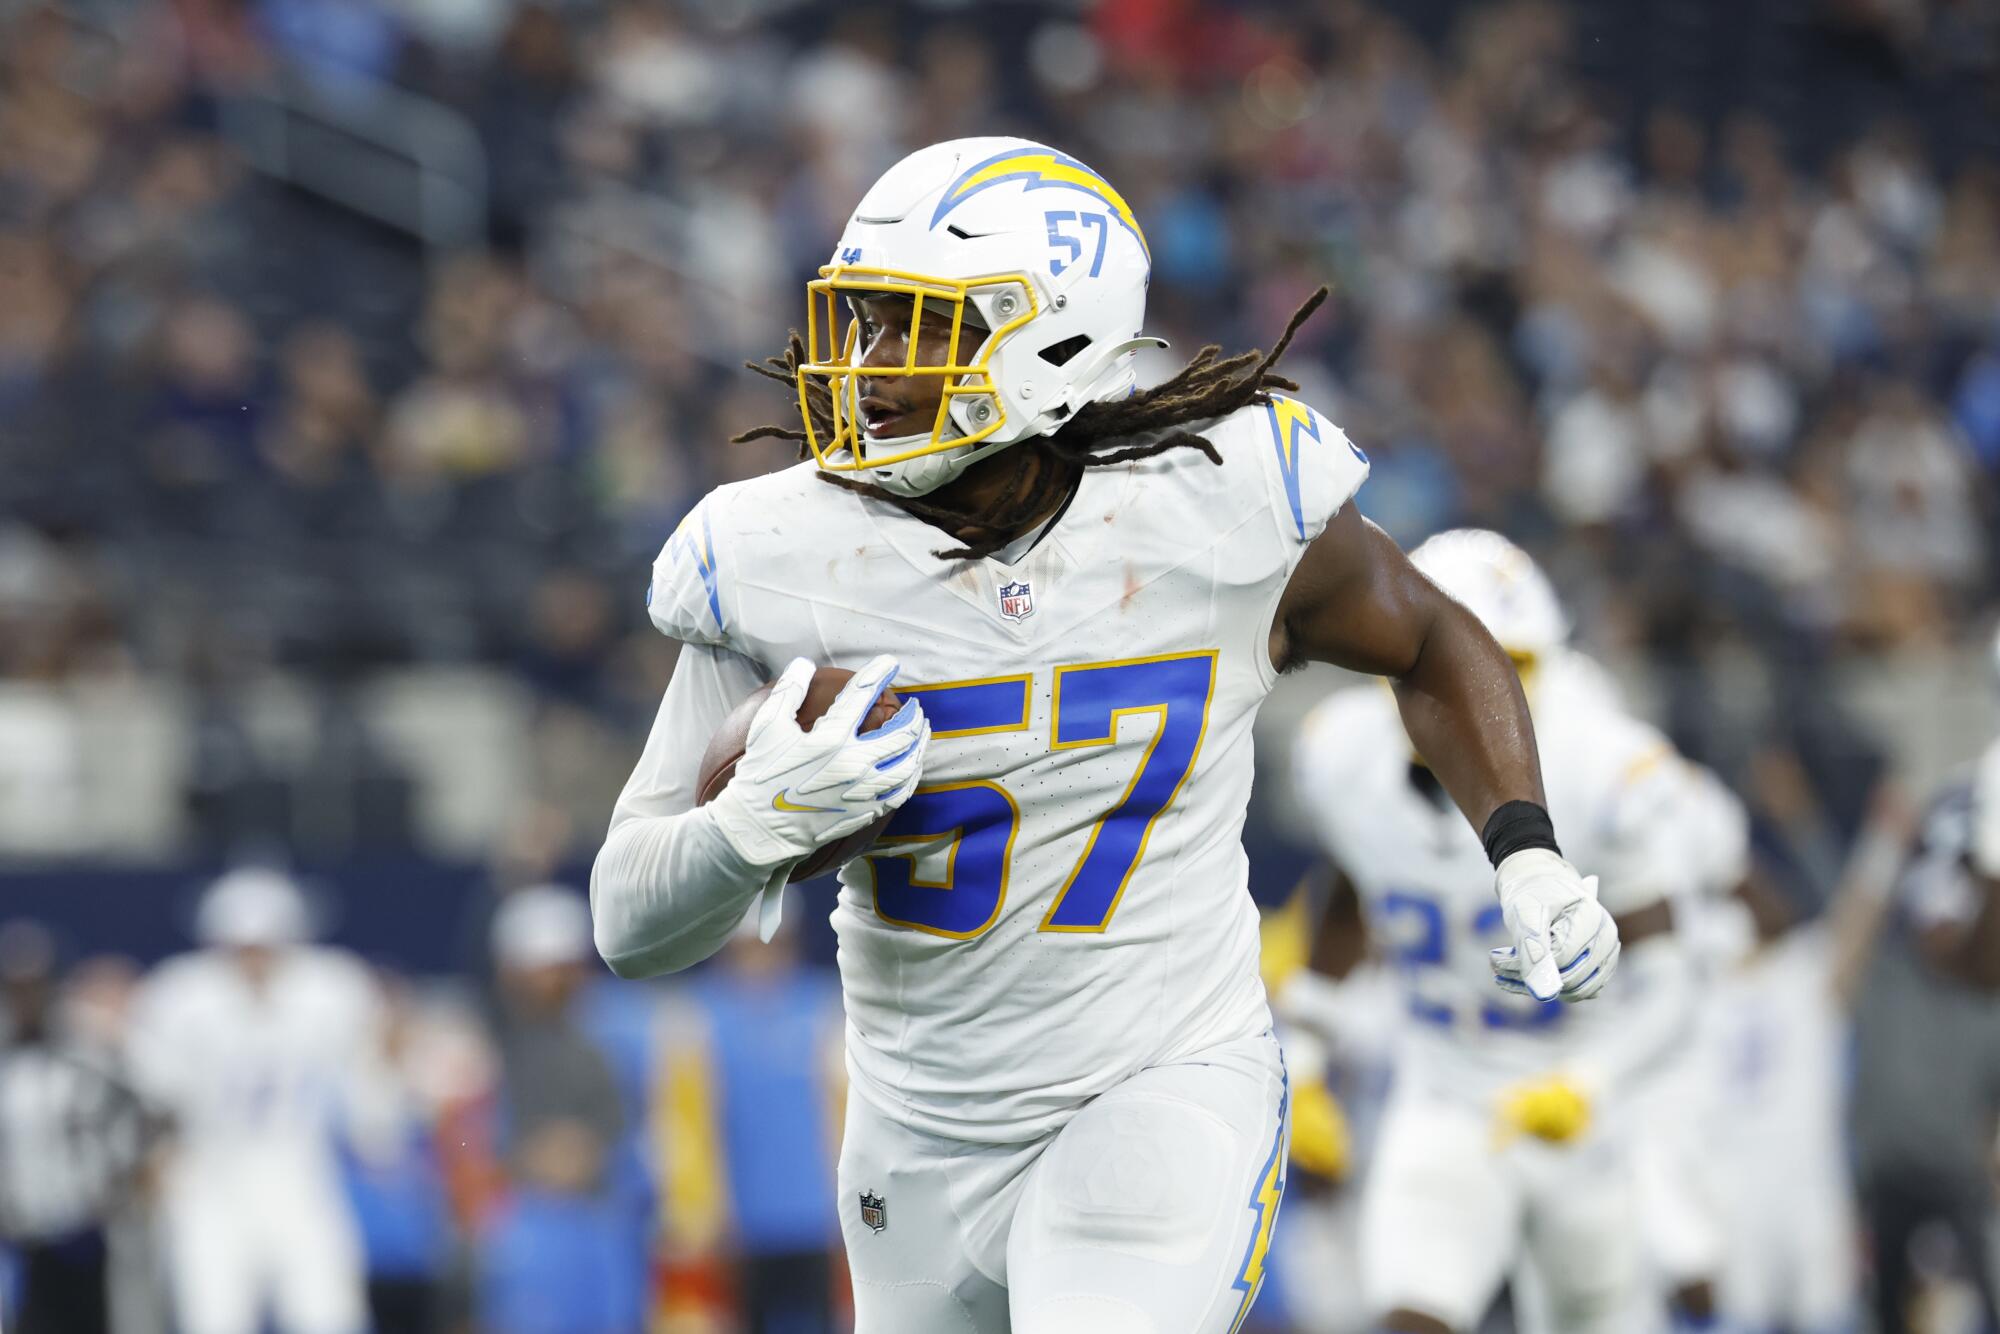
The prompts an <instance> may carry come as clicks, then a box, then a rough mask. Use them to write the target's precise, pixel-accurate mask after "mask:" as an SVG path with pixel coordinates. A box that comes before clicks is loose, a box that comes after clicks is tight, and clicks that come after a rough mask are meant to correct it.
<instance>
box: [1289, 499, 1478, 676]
mask: <svg viewBox="0 0 2000 1334" xmlns="http://www.w3.org/2000/svg"><path fill="white" fill-rule="evenodd" d="M1444 601H1445V597H1444V594H1443V593H1441V592H1439V591H1438V589H1437V586H1436V585H1434V584H1432V583H1431V582H1430V580H1428V579H1426V578H1424V576H1423V575H1422V574H1420V573H1418V571H1417V568H1416V567H1415V566H1414V565H1412V564H1410V561H1409V558H1408V557H1407V556H1405V555H1404V554H1403V552H1402V549H1401V548H1400V547H1398V546H1397V545H1396V543H1395V541H1394V540H1393V539H1392V538H1390V536H1389V535H1388V534H1387V533H1385V532H1383V531H1382V530H1381V529H1380V528H1377V527H1376V526H1375V525H1374V524H1372V523H1370V522H1369V521H1368V520H1367V519H1365V518H1363V517H1362V516H1361V515H1360V514H1359V513H1358V512H1356V510H1355V509H1354V507H1353V506H1351V505H1349V506H1347V507H1345V508H1343V509H1342V510H1341V511H1340V512H1339V513H1338V514H1336V515H1334V516H1333V518H1332V519H1331V520H1329V521H1328V523H1327V525H1326V527H1325V529H1324V530H1322V531H1321V533H1320V534H1319V536H1318V537H1316V538H1314V539H1313V541H1312V544H1311V545H1310V546H1308V547H1307V548H1306V553H1305V555H1304V557H1303V558H1302V559H1301V560H1300V561H1299V564H1298V568H1297V569H1296V570H1294V571H1293V572H1292V577H1291V581H1290V582H1289V583H1288V584H1287V585H1286V586H1285V593H1284V596H1283V597H1282V598H1280V599H1279V602H1278V614H1277V616H1276V618H1275V620H1274V622H1273V624H1272V626H1271V645H1270V647H1271V661H1272V663H1274V664H1275V665H1276V666H1277V667H1278V668H1279V669H1280V670H1283V669H1285V668H1288V667H1293V666H1296V665H1298V664H1300V663H1305V662H1325V663H1331V664H1332V665H1334V666H1336V667H1345V668H1347V669H1349V670H1351V671H1357V672H1367V673H1370V674H1372V675H1376V676H1402V675H1404V674H1406V673H1407V672H1408V671H1409V670H1410V669H1411V667H1412V666H1414V665H1415V663H1416V660H1417V656H1418V654H1419V653H1420V652H1421V651H1422V648H1423V643H1424V638H1425V636H1426V635H1427V634H1428V633H1429V632H1430V627H1431V626H1432V624H1433V623H1434V621H1435V619H1436V616H1437V612H1438V609H1439V606H1440V604H1441V603H1443V602H1444Z"/></svg>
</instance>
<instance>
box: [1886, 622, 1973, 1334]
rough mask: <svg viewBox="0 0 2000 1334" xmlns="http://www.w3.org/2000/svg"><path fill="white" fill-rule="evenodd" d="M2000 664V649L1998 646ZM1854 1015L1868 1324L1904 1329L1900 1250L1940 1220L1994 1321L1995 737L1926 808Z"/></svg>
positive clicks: (1906, 1266) (1905, 1258)
mask: <svg viewBox="0 0 2000 1334" xmlns="http://www.w3.org/2000/svg"><path fill="white" fill-rule="evenodd" d="M1996 660H2000V642H1996ZM1889 907H1890V912H1889V916H1888V929H1887V930H1885V931H1884V933H1883V939H1882V947H1881V949H1880V950H1879V951H1878V953H1877V956H1876V959H1875V962H1874V967H1873V968H1871V969H1870V970H1869V972H1868V975H1867V978H1866V984H1865V989H1864V991H1863V995H1862V1002H1861V1004H1860V1005H1859V1007H1858V1008H1857V1010H1856V1014H1855V1020H1856V1060H1857V1078H1856V1080H1855V1085H1854V1090H1855V1096H1854V1125H1853V1131H1854V1143H1855V1159H1856V1171H1857V1178H1858V1182H1859V1186H1860V1191H1861V1204H1862V1211H1863V1216H1864V1218H1865V1220H1866V1223H1867V1230H1868V1234H1869V1237H1870V1239H1871V1241H1872V1244H1873V1249H1874V1260H1875V1293H1874V1306H1875V1319H1876V1321H1877V1324H1878V1325H1879V1327H1880V1328H1881V1329H1882V1330H1884V1331H1890V1332H1891V1334H1893V1332H1894V1331H1899V1330H1903V1329H1906V1328H1909V1327H1910V1325H1909V1322H1910V1320H1911V1311H1912V1307H1913V1304H1914V1302H1915V1300H1916V1298H1917V1296H1918V1286H1919V1285H1918V1283H1917V1276H1916V1257H1915V1255H1914V1254H1913V1246H1912V1243H1913V1242H1915V1241H1917V1240H1918V1239H1919V1238H1920V1236H1921V1235H1922V1234H1924V1233H1925V1232H1927V1231H1930V1230H1932V1229H1934V1228H1936V1227H1938V1226H1940V1225H1941V1226H1942V1228H1943V1230H1944V1231H1945V1233H1946V1234H1948V1235H1949V1237H1950V1238H1951V1241H1952V1243H1953V1244H1954V1248H1955V1250H1956V1252H1957V1254H1956V1257H1955V1258H1956V1267H1957V1269H1958V1270H1959V1271H1960V1272H1961V1273H1963V1274H1964V1275H1965V1276H1966V1278H1967V1279H1968V1280H1969V1281H1970V1283H1971V1284H1972V1286H1973V1287H1974V1288H1975V1289H1976V1292H1977V1301H1978V1306H1979V1309H1980V1311H1981V1313H1982V1318H1983V1319H1984V1320H1985V1321H1986V1322H1987V1324H1988V1326H1989V1327H1995V1326H2000V1302H1996V1289H1995V1275H1994V1266H1993V1259H1992V1255H1991V1252H1990V1248H1989V1246H1988V1243H1987V1228H1988V1222H1989V1219H1990V1218H1991V1216H1992V1212H1993V1185H1992V1178H1991V1154H1992V1144H1993V1125H1994V1115H1995V1112H1996V1101H2000V1099H1996V1089H2000V1004H1996V1002H1995V999H1994V995H1993V993H1994V991H1995V990H1996V989H2000V741H1995V742H1993V743H1992V744H1991V745H1990V746H1989V747H1988V748H1987V750H1986V752H1985V754H1984V756H1983V757H1982V758H1981V759H1980V760H1979V762H1978V763H1977V764H1976V765H1975V766H1974V767H1973V769H1972V770H1971V771H1970V772H1965V773H1960V774H1958V775H1955V776H1954V777H1953V778H1952V779H1951V780H1949V781H1948V782H1946V784H1945V785H1944V786H1943V788H1942V789H1941V790H1940V791H1939V792H1938V793H1937V795H1936V796H1935V797H1934V798H1933V799H1932V800H1931V802H1930V804H1929V806H1928V807H1927V808H1926V809H1925V811H1924V815H1923V819H1922V824H1921V826H1920V829H1919V832H1918V835H1917V838H1916V844H1915V849H1914V851H1913V853H1912V855H1911V857H1910V859H1909V862H1908V864H1907V866H1906V867H1905V868H1904V870H1903V873H1902V876H1901V877H1900V879H1899V880H1898V881H1897V882H1896V886H1895V892H1894V900H1893V903H1892V904H1890V905H1889Z"/></svg>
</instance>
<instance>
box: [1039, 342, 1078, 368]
mask: <svg viewBox="0 0 2000 1334" xmlns="http://www.w3.org/2000/svg"><path fill="white" fill-rule="evenodd" d="M1089 346H1090V335H1089V334H1077V335H1076V336H1074V337H1072V338H1065V339H1063V340H1062V341H1061V342H1059V343H1050V344H1049V345H1048V346H1047V347H1045V348H1043V349H1042V350H1041V352H1040V353H1038V354H1037V355H1039V356H1040V357H1041V359H1042V360H1043V361H1046V362H1048V363H1049V365H1051V366H1061V365H1064V364H1066V363H1067V362H1069V361H1071V360H1073V359H1074V358H1075V356H1076V354H1077V353H1079V352H1081V351H1083V350H1084V349H1085V348H1087V347H1089Z"/></svg>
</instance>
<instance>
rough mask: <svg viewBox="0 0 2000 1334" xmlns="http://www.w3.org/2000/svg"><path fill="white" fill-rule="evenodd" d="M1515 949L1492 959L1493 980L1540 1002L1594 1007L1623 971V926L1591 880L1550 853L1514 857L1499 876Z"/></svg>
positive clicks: (1499, 952) (1523, 853)
mask: <svg viewBox="0 0 2000 1334" xmlns="http://www.w3.org/2000/svg"><path fill="white" fill-rule="evenodd" d="M1494 876H1495V883H1496V886H1497V888H1498V890H1499V893H1500V916H1501V918H1502V920H1503V921H1505V923H1506V925H1507V934H1508V935H1510V936H1512V937H1513V938H1514V943H1513V944H1512V945H1508V946H1505V947H1503V948H1501V949H1497V950H1494V951H1492V952H1491V953H1492V962H1493V980H1494V981H1495V982H1497V983H1499V984H1500V986H1501V988H1502V989H1503V990H1505V991H1512V992H1518V993H1520V994H1523V995H1528V996H1533V997H1534V998H1535V999H1536V1000H1544V1001H1545V1000H1554V999H1556V998H1557V997H1561V998H1562V999H1563V1000H1566V1001H1580V1000H1589V999H1590V998H1591V997H1592V996H1595V995H1596V994H1597V993H1598V992H1600V991H1602V990H1603V989H1604V984H1605V983H1606V982H1608V981H1610V980H1611V974H1612V972H1613V971H1614V970H1616V968H1617V967H1618V952H1619V949H1620V946H1619V943H1618V926H1617V924H1616V923H1615V922H1613V921H1612V920H1611V914H1610V913H1608V912H1606V911H1604V909H1603V908H1602V907H1601V906H1599V904H1598V902H1597V877H1596V876H1592V877H1590V878H1589V879H1588V880H1586V879H1584V878H1583V877H1582V876H1580V875H1578V874H1577V871H1576V868H1575V867H1574V866H1571V865H1570V864H1569V863H1568V862H1566V861H1564V860H1563V859H1562V858H1561V857H1560V856H1559V855H1557V854H1556V853H1553V852H1550V851H1549V850H1548V849H1546V848H1523V849H1522V850H1521V851H1519V852H1516V853H1511V854H1509V855H1508V857H1507V858H1506V860H1504V861H1502V862H1501V863H1500V865H1499V867H1498V868H1497V869H1496V870H1495V872H1494Z"/></svg>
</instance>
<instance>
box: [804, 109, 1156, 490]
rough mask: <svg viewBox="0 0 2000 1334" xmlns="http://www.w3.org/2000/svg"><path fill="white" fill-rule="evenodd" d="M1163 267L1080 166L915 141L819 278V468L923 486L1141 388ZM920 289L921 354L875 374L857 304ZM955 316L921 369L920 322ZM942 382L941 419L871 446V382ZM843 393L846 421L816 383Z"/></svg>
mask: <svg viewBox="0 0 2000 1334" xmlns="http://www.w3.org/2000/svg"><path fill="white" fill-rule="evenodd" d="M1151 270H1152V262H1151V256H1150V253H1149V251H1148V250H1147V246H1146V238H1145V235H1144V233H1142V232H1141V231H1140V230H1139V222H1138V219H1136V218H1135V217H1133V216H1132V210H1131V208H1130V207H1129V206H1128V205H1127V204H1126V203H1125V200H1124V198H1123V197H1122V196H1120V195H1119V193H1118V192H1117V191H1116V190H1114V189H1112V188H1111V186H1110V184H1109V183H1107V182H1106V181H1105V179H1104V178H1103V177H1102V176H1100V175H1098V174H1097V173H1096V172H1095V171H1092V170H1091V169H1090V168H1089V167H1087V166H1085V165H1084V164H1083V163H1081V162H1078V161H1077V160H1076V159H1075V158H1072V157H1069V156H1067V155H1065V154H1063V153H1059V152H1057V151H1056V150H1054V149H1052V148H1048V147H1045V146H1044V145H1042V144H1037V143H1032V142H1030V141H1029V140H1026V139H1010V138H980V139H954V140H951V141H949V142H947V143H941V144H932V145H931V146H930V147H929V148H923V149H919V150H918V151H916V152H914V153H912V154H910V155H909V156H908V157H906V158H904V159H903V160H902V161H901V162H898V163H897V164H896V165H895V166H893V167H891V168H890V169H889V170H888V172H886V173H885V174H884V175H883V176H882V178H881V179H880V180H878V181H876V182H875V184H874V185H873V186H872V187H870V189H869V191H868V193H867V195H866V196H865V197H864V198H863V199H862V201H861V203H860V205H859V206H858V207H856V209H855V210H854V216H853V217H852V218H850V219H849V220H848V223H847V228H846V230H845V231H843V232H842V233H841V236H840V246H839V248H838V249H837V250H836V251H835V252H834V258H833V261H832V262H831V263H829V264H827V265H826V266H825V267H823V268H822V269H820V271H819V273H820V276H819V278H818V279H817V280H816V281H813V282H811V283H808V284H807V285H806V288H807V295H806V360H805V363H804V364H803V365H801V366H800V367H799V368H798V391H799V408H800V412H801V413H802V414H803V416H804V417H805V426H806V443H807V445H808V446H809V447H810V448H811V449H812V452H813V456H814V457H815V458H816V459H817V460H818V461H819V465H820V467H822V468H826V469H828V470H830V471H835V472H862V471H865V472H866V473H867V474H868V480H869V481H871V482H874V483H876V484H877V485H880V486H882V487H885V488H887V489H888V490H891V491H894V492H896V493H897V494H899V495H922V494H924V493H926V492H929V491H933V490H936V489H937V488H938V487H940V486H943V485H944V484H945V483H946V482H948V481H950V480H951V479H952V478H954V477H956V476H958V474H959V473H961V472H963V471H964V470H965V468H966V467H967V466H968V465H969V464H971V463H972V462H973V461H974V460H976V459H980V458H984V457H985V456H987V455H988V454H991V453H994V452H996V451H998V450H1001V449H1004V448H1006V447H1007V446H1008V445H1011V444H1015V443H1018V442H1019V441H1022V440H1027V439H1031V438H1033V437H1035V436H1042V435H1050V434H1053V433H1054V432H1055V431H1056V430H1058V429H1059V428H1060V427H1061V426H1062V424H1063V423H1064V422H1066V421H1068V420H1069V418H1070V416H1071V415H1072V414H1073V413H1075V412H1076V410H1077V409H1078V408H1080V407H1082V406H1083V405H1084V404H1086V403H1093V402H1099V401H1102V400H1104V399H1110V398H1118V397H1121V396H1123V395H1125V394H1128V393H1130V392H1131V391H1132V389H1133V386H1134V377H1133V369H1132V353H1133V351H1134V349H1136V348H1139V347H1142V346H1145V345H1147V344H1159V345H1160V346H1165V344H1164V343H1161V342H1160V340H1159V339H1154V338H1146V337H1142V336H1141V335H1140V333H1139V326H1140V324H1141V323H1142V322H1143V321H1144V319H1145V316H1146V282H1147V279H1148V278H1149V277H1150V275H1151ZM881 293H893V294H900V295H906V296H908V297H909V298H910V299H911V301H912V303H913V305H914V309H913V310H912V312H911V317H910V327H911V329H912V331H913V332H912V336H911V338H910V353H909V357H908V359H907V360H906V361H905V363H904V364H903V365H902V366H900V367H884V368H879V369H871V370H868V371H862V370H860V369H858V367H857V364H856V363H858V362H859V361H860V360H861V358H862V356H863V355H864V348H863V345H862V340H861V330H860V323H859V321H858V320H857V319H856V318H855V312H854V311H853V309H852V308H851V307H850V305H849V301H848V300H847V298H851V297H856V296H862V295H874V294H881ZM936 309H942V310H944V311H946V312H948V313H949V314H950V316H951V321H952V325H951V342H950V345H949V349H948V351H947V354H946V357H945V360H944V361H943V362H941V363H936V364H920V363H919V362H918V361H917V339H916V337H915V335H914V330H915V329H916V327H917V325H918V323H919V322H920V321H921V319H922V317H923V314H924V312H925V311H928V310H936ZM912 375H924V376H940V377H943V379H944V393H943V396H942V398H941V399H940V401H939V404H938V411H937V415H936V417H935V419H934V420H933V421H932V422H931V426H930V429H929V430H928V431H924V432H921V433H917V434H911V435H902V436H895V437H889V438H882V439H870V438H869V437H868V435H867V433H866V432H865V430H864V429H863V426H862V422H861V414H860V411H859V404H860V401H861V399H862V398H863V397H865V395H866V392H867V391H866V388H865V386H864V383H863V382H864V381H865V380H867V379H869V378H871V377H875V376H880V377H903V376H912ZM815 380H819V381H824V382H825V385H826V387H827V388H828V389H829V390H830V391H831V393H832V406H833V413H832V415H833V423H832V424H833V431H832V434H831V435H830V436H829V435H827V434H826V432H825V431H823V430H822V429H821V428H820V426H819V425H818V424H816V423H815V422H814V421H813V414H812V411H811V408H810V405H809V399H808V390H809V388H810V387H811V386H812V385H813V382H814V381H815Z"/></svg>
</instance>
